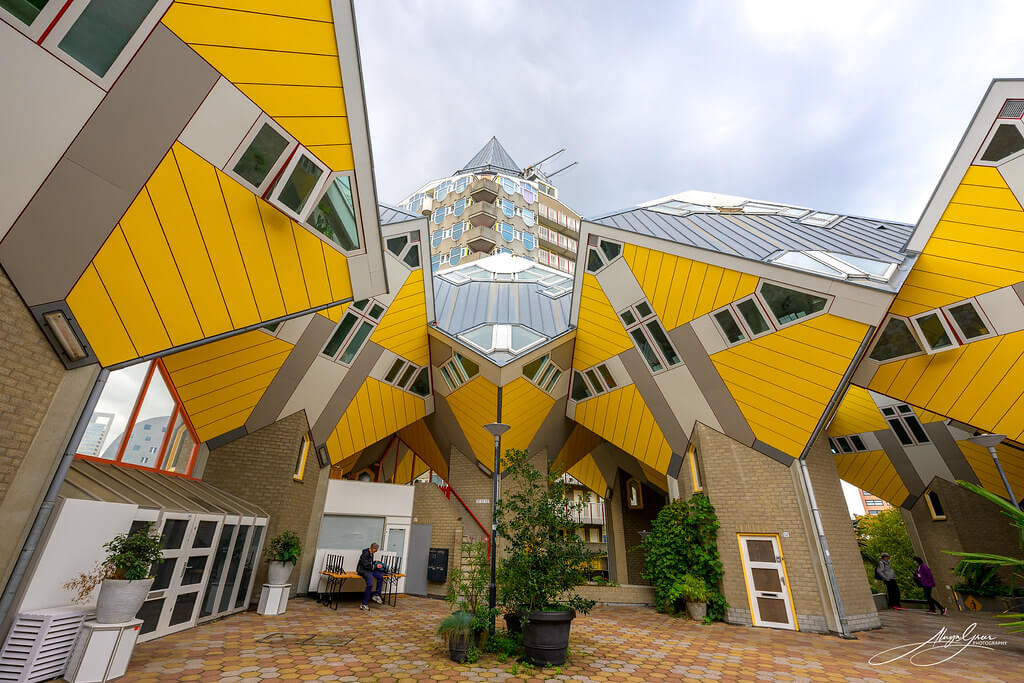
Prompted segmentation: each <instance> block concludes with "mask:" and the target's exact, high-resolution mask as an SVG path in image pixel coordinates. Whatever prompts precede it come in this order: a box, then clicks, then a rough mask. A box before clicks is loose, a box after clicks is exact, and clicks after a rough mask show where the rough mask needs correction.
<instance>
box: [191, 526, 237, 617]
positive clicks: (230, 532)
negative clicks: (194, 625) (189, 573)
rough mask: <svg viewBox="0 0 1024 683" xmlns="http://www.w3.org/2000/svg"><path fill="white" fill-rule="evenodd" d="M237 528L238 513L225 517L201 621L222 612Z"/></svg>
mask: <svg viewBox="0 0 1024 683" xmlns="http://www.w3.org/2000/svg"><path fill="white" fill-rule="evenodd" d="M237 528H238V515H228V516H227V517H225V518H224V526H223V527H222V528H221V532H220V540H219V541H218V542H217V551H216V552H215V553H214V555H213V566H212V567H211V568H210V579H209V580H208V581H207V582H206V592H205V593H204V594H203V602H202V606H201V607H200V608H199V621H205V620H207V619H212V618H214V617H216V616H219V614H220V610H218V609H217V605H218V603H219V601H220V594H221V591H222V590H223V588H224V584H225V583H226V580H227V575H228V572H227V569H228V558H229V556H230V553H231V548H232V543H233V542H234V540H235V530H236V529H237Z"/></svg>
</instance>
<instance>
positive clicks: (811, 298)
mask: <svg viewBox="0 0 1024 683" xmlns="http://www.w3.org/2000/svg"><path fill="white" fill-rule="evenodd" d="M760 292H761V296H762V297H763V298H764V302H765V303H766V304H768V309H769V310H770V311H771V312H772V315H774V316H775V320H776V322H778V323H779V324H780V325H785V324H787V323H791V322H793V321H795V320H799V319H800V318H805V317H807V316H809V315H814V314H815V313H819V312H821V311H823V310H825V306H826V305H827V304H828V299H826V298H825V297H822V296H816V295H814V294H809V293H807V292H800V291H797V290H795V289H788V288H786V287H780V286H779V285H774V284H772V283H770V282H765V283H763V284H762V285H761V290H760Z"/></svg>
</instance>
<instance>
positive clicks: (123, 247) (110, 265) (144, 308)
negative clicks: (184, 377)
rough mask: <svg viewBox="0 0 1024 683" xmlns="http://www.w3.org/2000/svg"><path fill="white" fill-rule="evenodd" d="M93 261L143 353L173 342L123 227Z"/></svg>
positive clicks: (165, 346)
mask: <svg viewBox="0 0 1024 683" xmlns="http://www.w3.org/2000/svg"><path fill="white" fill-rule="evenodd" d="M92 262H93V265H94V266H96V272H97V273H99V276H100V279H101V280H102V281H103V285H104V286H105V287H106V289H107V293H108V294H109V295H110V300H111V301H113V302H114V307H115V308H116V309H117V313H118V315H119V316H120V317H121V320H122V321H123V322H124V325H125V328H126V329H127V330H128V335H129V336H130V337H131V338H132V344H133V345H134V346H135V349H136V350H137V351H138V352H139V355H140V356H145V355H146V354H150V353H154V352H156V351H161V350H163V349H166V348H168V347H169V346H170V345H171V341H170V339H168V338H167V331H166V330H165V329H164V324H163V322H162V321H161V320H160V314H159V312H158V311H157V309H156V305H155V304H154V303H153V299H152V297H150V296H149V290H147V289H146V281H145V280H144V279H143V278H142V274H141V273H140V272H139V269H138V267H137V266H136V265H135V259H134V258H133V257H132V252H131V250H130V249H129V248H128V242H127V241H126V240H125V238H124V233H123V232H121V228H120V226H119V227H117V228H115V229H114V232H112V233H110V237H108V238H107V241H106V242H104V243H103V247H102V248H101V249H100V250H99V252H98V253H97V254H96V257H95V258H94V259H93V261H92Z"/></svg>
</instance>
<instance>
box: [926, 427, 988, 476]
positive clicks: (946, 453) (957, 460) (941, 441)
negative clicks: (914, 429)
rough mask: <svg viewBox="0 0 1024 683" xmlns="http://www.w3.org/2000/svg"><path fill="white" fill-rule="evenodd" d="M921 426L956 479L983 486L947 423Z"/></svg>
mask: <svg viewBox="0 0 1024 683" xmlns="http://www.w3.org/2000/svg"><path fill="white" fill-rule="evenodd" d="M921 426H922V427H924V431H925V433H927V434H928V437H929V438H930V439H931V440H932V443H933V444H934V445H935V448H936V449H938V451H939V455H941V456H942V461H943V462H944V463H946V467H948V468H949V471H950V472H951V473H952V474H953V476H954V477H955V478H957V479H963V480H964V481H969V482H971V483H972V484H978V485H980V484H981V482H980V481H978V475H976V474H975V473H974V470H973V469H971V466H970V464H968V462H967V458H965V457H964V454H963V451H961V450H960V447H959V446H957V445H956V440H955V439H954V438H953V435H952V434H950V433H949V427H947V426H946V423H945V422H929V423H927V424H924V423H922V425H921Z"/></svg>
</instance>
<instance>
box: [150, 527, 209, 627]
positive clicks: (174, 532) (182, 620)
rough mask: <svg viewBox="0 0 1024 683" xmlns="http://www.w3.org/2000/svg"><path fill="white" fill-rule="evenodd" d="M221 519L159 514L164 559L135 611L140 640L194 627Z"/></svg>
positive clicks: (157, 567) (158, 565)
mask: <svg viewBox="0 0 1024 683" xmlns="http://www.w3.org/2000/svg"><path fill="white" fill-rule="evenodd" d="M223 520H224V516H223V515H204V514H188V513H176V512H168V513H165V514H164V515H163V517H162V519H161V525H160V542H161V546H162V548H163V554H164V559H163V561H162V562H160V563H159V564H157V565H156V566H155V567H154V574H155V576H156V578H155V580H154V581H153V587H152V589H151V590H150V593H149V596H148V597H147V598H146V602H145V604H144V605H143V607H142V610H140V612H139V617H140V618H141V619H142V620H143V626H142V632H141V633H140V636H139V640H140V641H141V640H150V639H152V638H158V637H160V636H165V635H167V634H169V633H175V632H176V631H181V630H184V629H186V628H191V627H192V626H195V623H196V617H197V616H198V614H199V607H200V603H201V601H200V595H201V594H202V591H203V589H204V588H205V587H206V583H207V581H208V580H209V577H210V569H211V566H212V564H213V561H212V560H213V552H214V548H216V547H217V542H218V540H219V539H220V532H221V527H222V526H223Z"/></svg>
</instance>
